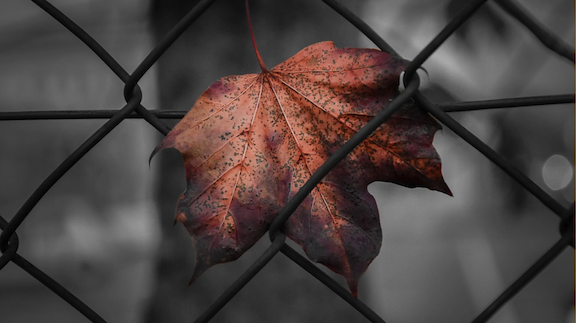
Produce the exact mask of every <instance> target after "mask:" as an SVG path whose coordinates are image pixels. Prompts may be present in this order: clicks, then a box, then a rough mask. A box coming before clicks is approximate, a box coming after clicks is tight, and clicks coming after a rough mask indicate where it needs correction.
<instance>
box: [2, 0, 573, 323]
mask: <svg viewBox="0 0 576 323" xmlns="http://www.w3.org/2000/svg"><path fill="white" fill-rule="evenodd" d="M33 2H34V3H35V4H36V5H37V6H38V7H40V8H41V9H43V10H44V11H45V12H46V13H47V14H49V15H51V16H52V17H53V18H54V19H56V20H57V21H58V22H60V23H61V24H62V25H63V26H65V27H66V28H67V29H68V30H69V31H70V32H71V33H73V34H74V35H75V36H76V37H77V38H78V39H80V40H81V41H82V42H83V43H84V44H85V45H86V46H88V47H89V48H90V50H91V51H93V53H95V54H96V55H97V56H98V57H99V58H100V59H101V60H102V61H103V62H104V63H105V64H106V65H107V66H108V67H109V68H110V70H111V71H113V73H114V74H116V76H117V77H118V78H119V79H120V80H121V81H122V82H123V83H124V96H125V99H126V104H125V105H124V107H123V108H122V109H120V110H98V111H85V110H74V111H18V112H5V111H4V112H0V120H2V121H5V122H6V121H8V120H38V119H88V118H104V119H107V121H106V123H105V124H104V125H103V126H101V127H100V128H99V129H98V130H96V131H95V132H94V133H93V134H92V136H90V138H89V139H88V140H86V141H85V142H83V143H82V144H81V145H80V147H78V149H76V150H75V151H74V152H72V153H71V154H69V155H68V156H67V157H66V158H65V160H64V161H63V162H62V163H61V164H60V165H59V166H58V167H57V168H56V169H55V170H54V171H53V172H52V173H51V174H50V175H49V176H48V177H47V178H46V179H45V180H44V181H43V182H42V183H41V184H40V185H39V186H38V187H37V189H36V190H35V191H34V192H33V193H32V195H31V196H30V197H29V198H28V199H27V200H26V202H25V203H24V204H23V205H21V207H20V209H19V210H18V212H17V213H16V214H15V215H14V216H13V217H11V220H10V221H7V220H5V219H6V218H5V217H4V216H5V215H0V229H2V234H1V235H0V250H1V252H2V253H1V256H0V270H1V269H3V268H5V266H6V264H7V263H9V262H12V263H14V264H16V265H17V266H18V267H20V268H21V269H22V270H24V271H25V272H27V273H28V274H29V275H31V276H32V277H34V278H35V279H37V280H38V281H40V282H41V283H42V284H44V285H46V286H47V287H48V288H50V290H52V291H53V292H54V293H55V294H57V295H58V296H59V297H61V298H62V299H63V300H65V301H66V302H68V303H69V304H70V305H72V306H73V307H74V308H76V309H77V310H78V311H79V312H80V313H82V314H83V315H84V316H85V317H86V318H88V319H89V320H90V321H92V322H104V319H103V318H101V317H100V316H99V315H98V314H97V313H95V312H94V311H93V310H92V309H91V308H90V307H88V306H87V305H85V304H84V303H83V302H82V301H81V300H79V299H78V298H77V297H76V296H74V295H73V294H72V293H71V292H69V291H68V290H67V289H66V288H64V287H62V286H61V285H60V284H58V283H57V282H56V281H55V280H53V279H52V278H51V277H50V276H48V275H46V274H45V273H43V272H42V271H41V270H39V269H38V268H36V267H35V266H34V265H33V264H31V263H30V262H28V261H27V260H26V259H25V258H23V257H22V256H21V255H20V254H19V253H18V247H19V240H18V235H17V233H18V229H19V227H20V226H21V225H22V223H23V222H24V221H27V218H28V215H29V214H30V212H31V210H32V209H33V208H34V207H35V206H36V205H37V204H38V203H39V202H40V201H41V200H42V198H43V197H44V195H45V194H47V193H48V192H49V191H50V190H51V189H52V188H53V187H54V184H55V183H56V182H57V181H58V180H59V179H60V178H61V177H62V176H63V175H64V174H65V173H67V172H68V171H69V170H70V169H71V168H72V167H74V165H75V164H76V163H77V162H79V161H80V160H82V158H83V157H84V156H85V155H86V154H87V153H89V152H90V151H91V150H92V149H93V148H94V147H95V146H96V145H98V144H99V142H100V141H101V140H103V139H104V138H105V137H106V136H108V134H109V133H110V132H111V131H113V130H114V129H115V128H116V127H117V126H118V125H119V124H121V123H123V122H125V120H127V119H132V118H141V119H144V120H145V121H146V122H147V123H148V124H149V125H150V126H152V127H153V128H155V129H156V130H158V131H159V132H160V133H162V134H164V135H165V134H167V133H168V132H169V131H170V127H169V126H167V125H166V124H165V123H164V122H163V121H162V119H163V118H181V117H182V116H183V115H184V113H185V112H182V111H159V110H158V111H155V110H149V109H147V108H146V107H144V106H143V105H142V91H141V89H140V87H139V86H138V82H139V81H140V80H141V79H142V77H143V76H144V75H145V74H146V73H147V72H148V71H149V69H150V68H151V67H152V66H153V65H154V64H155V63H156V61H157V60H158V59H159V58H160V57H161V56H162V55H163V53H164V52H165V51H166V50H167V49H168V48H169V47H170V46H171V45H172V44H173V43H174V42H175V41H176V40H177V39H178V37H179V36H180V35H182V33H184V32H185V31H186V30H187V29H188V28H189V27H190V26H191V25H192V24H193V23H194V22H195V21H196V20H197V19H198V18H199V17H201V16H202V14H203V13H204V12H205V11H206V9H207V8H208V7H210V5H211V4H212V3H214V2H215V1H214V0H204V1H200V2H199V3H198V4H197V5H196V6H195V7H194V8H193V9H192V10H191V11H190V12H188V13H187V14H186V16H185V17H184V18H183V19H182V20H181V21H180V22H178V23H177V24H176V25H175V27H174V28H173V29H172V30H170V32H168V33H167V34H166V36H165V37H164V38H163V39H162V41H161V42H160V43H158V44H157V45H156V47H155V48H154V49H153V50H152V51H151V52H150V54H149V55H148V56H146V58H145V59H144V60H143V61H142V62H141V63H140V64H139V65H138V67H137V68H136V69H135V70H134V72H133V73H132V74H129V73H128V72H127V71H126V70H125V69H124V68H123V67H122V66H121V65H120V64H119V63H118V62H117V60H116V59H115V58H114V57H113V56H112V55H110V54H109V53H108V52H107V51H106V50H105V49H104V48H103V47H102V46H101V45H100V44H99V43H98V42H97V41H96V40H95V39H94V38H92V36H91V35H90V34H89V33H87V32H85V31H84V30H83V29H82V28H81V27H79V26H78V25H76V24H75V23H74V22H73V21H72V20H71V19H70V18H68V17H67V16H66V15H65V14H63V13H62V12H61V11H59V10H58V9H57V8H55V7H54V6H52V5H51V4H50V3H49V2H47V1H42V0H33ZM324 2H325V3H326V4H327V5H328V6H330V7H331V8H332V9H333V10H335V11H336V12H337V13H338V14H340V15H341V16H343V17H344V18H346V19H347V20H348V21H349V22H350V23H352V24H353V25H354V26H355V27H356V28H357V29H358V30H360V31H361V32H362V33H364V35H366V36H367V37H368V38H369V39H370V40H371V41H373V42H374V44H376V46H378V47H379V48H380V49H381V50H383V51H386V52H389V53H391V54H395V55H398V54H397V53H396V51H395V50H394V49H393V48H392V47H391V46H390V45H388V44H387V43H386V42H385V41H384V40H383V39H382V38H381V37H380V36H379V35H378V34H377V33H376V32H375V31H374V30H372V29H371V28H370V27H369V26H368V25H367V24H366V22H364V21H363V20H362V19H360V18H358V17H357V16H356V15H355V14H354V13H352V12H351V11H349V10H348V9H347V8H346V7H344V6H342V5H341V4H340V3H338V2H337V1H334V0H324ZM485 2H486V0H473V1H468V2H467V3H466V4H465V5H464V6H463V8H462V10H460V11H459V13H458V14H456V15H455V16H454V18H453V19H452V20H451V21H450V22H449V23H448V24H447V25H446V26H445V28H444V29H442V31H441V32H440V33H439V34H438V35H437V36H436V37H435V38H434V39H433V40H432V41H431V42H430V43H429V44H428V46H426V47H425V48H424V49H422V50H421V51H420V52H419V53H418V55H416V56H415V57H414V59H413V60H412V62H411V64H410V65H409V66H408V68H407V69H406V71H405V74H404V78H403V80H404V84H405V89H404V90H403V92H402V93H401V95H400V96H398V97H397V98H396V99H395V100H394V101H393V103H392V104H391V105H390V108H389V109H387V110H386V112H384V113H381V114H379V115H378V116H376V117H375V120H377V122H374V123H370V124H369V125H368V126H367V127H366V129H363V131H361V133H362V135H359V136H355V137H353V138H352V139H351V140H350V141H349V142H348V143H346V144H345V145H344V146H342V147H341V148H340V149H339V150H338V151H337V152H336V153H335V154H334V155H333V156H331V158H330V159H329V160H328V161H327V162H326V163H325V164H324V165H323V166H322V167H321V168H320V169H318V171H317V172H316V173H315V174H314V176H313V177H312V178H311V179H310V180H309V181H308V182H307V183H306V184H305V185H304V187H302V189H301V190H300V191H299V192H298V193H297V194H296V196H294V198H293V199H292V200H290V201H289V202H288V203H287V204H286V205H285V206H284V208H283V209H282V211H281V212H280V214H279V215H278V216H277V217H276V219H275V220H274V222H273V224H272V225H271V228H270V234H269V237H270V241H271V243H270V245H269V247H268V248H267V250H266V251H265V252H264V253H263V254H262V255H261V256H260V258H258V260H256V261H255V262H254V263H253V264H252V265H251V266H250V268H248V269H247V270H246V271H245V272H244V273H243V274H242V275H240V277H239V278H238V279H237V280H236V281H235V282H234V283H233V284H232V285H231V286H230V287H229V288H228V289H227V290H226V291H225V292H224V293H223V294H222V295H221V296H220V297H219V298H218V299H217V300H215V301H214V303H213V304H212V306H210V307H209V308H207V309H206V310H205V311H204V313H203V314H202V315H201V316H200V317H199V318H197V320H196V321H197V322H206V321H209V320H210V319H211V318H212V317H213V316H214V315H215V314H216V313H218V311H220V309H222V307H224V306H225V305H226V304H227V303H228V302H229V301H230V300H231V299H232V298H233V297H234V296H235V295H236V294H237V293H238V292H239V291H240V290H241V289H242V288H243V287H244V286H245V285H246V284H247V283H248V282H249V281H250V280H251V279H252V278H253V277H254V276H255V275H256V274H257V273H258V272H259V271H260V270H261V269H262V268H264V267H265V266H266V265H267V264H268V262H269V261H270V260H271V259H272V258H274V257H275V256H276V255H277V254H278V252H281V253H283V254H284V255H286V256H287V257H288V258H290V259H291V260H292V261H293V262H295V263H296V264H298V265H299V266H300V267H302V268H303V269H304V270H306V271H307V272H309V273H310V274H311V275H313V276H314V277H316V279H318V280H319V281H321V282H322V283H323V284H325V285H326V286H327V287H328V288H329V289H331V290H332V291H333V292H334V293H336V294H338V295H339V296H340V297H341V298H342V299H344V300H345V301H346V302H348V303H349V304H350V305H351V306H352V307H354V308H355V309H356V310H357V311H359V312H360V313H361V314H362V315H363V316H365V317H366V319H368V320H369V321H371V322H384V320H383V319H382V318H381V317H380V316H379V315H378V314H376V312H374V311H373V310H372V309H371V308H370V307H368V306H367V305H366V304H364V303H363V302H362V301H361V300H360V299H356V298H354V297H353V296H352V295H351V294H350V293H349V292H348V291H347V290H346V289H345V288H343V287H342V285H341V284H340V283H338V282H336V281H335V280H333V279H332V278H331V277H329V276H328V275H326V274H325V273H324V272H323V271H322V270H320V269H319V268H318V267H316V266H315V265H314V264H312V263H311V262H310V261H308V260H307V259H305V257H303V256H302V255H300V254H299V253H298V252H296V251H295V250H294V249H292V248H291V247H290V246H288V245H287V244H286V243H285V236H284V235H283V234H282V232H281V228H282V226H283V224H284V222H285V221H286V220H287V219H288V217H289V216H290V215H291V214H292V212H294V210H295V209H296V208H297V207H298V205H299V204H300V203H301V202H302V201H303V200H304V198H305V197H306V196H307V195H308V194H309V193H310V191H311V190H312V189H313V188H314V187H315V186H316V185H317V184H318V183H319V181H320V180H321V178H322V177H323V176H324V175H326V174H327V173H328V172H329V171H330V170H331V169H332V168H333V167H334V166H335V165H336V164H337V163H338V162H339V161H340V160H342V159H343V158H345V156H346V155H347V154H348V153H349V152H350V151H351V150H352V149H354V147H356V145H358V144H359V143H360V142H361V141H362V140H364V139H365V138H366V137H367V136H368V135H369V134H370V133H371V132H372V131H374V130H375V129H376V128H377V127H378V126H379V125H380V124H382V123H383V122H385V121H386V120H387V119H388V118H389V117H390V116H391V115H392V114H393V113H394V111H395V108H399V107H400V106H401V105H402V104H403V103H404V102H406V101H407V100H409V99H411V98H413V99H415V100H416V101H418V102H419V103H420V105H421V106H422V107H423V108H424V109H426V110H427V111H428V112H429V113H430V114H431V115H432V116H434V117H435V118H436V119H437V120H439V121H440V122H441V123H442V124H443V125H444V126H445V127H447V128H449V129H451V130H452V131H453V132H454V133H455V134H457V135H458V136H459V137H461V138H462V139H463V140H464V141H466V142H467V143H468V144H469V145H470V146H472V147H473V148H474V149H476V150H478V151H479V152H480V153H482V154H483V155H484V156H486V157H487V158H488V159H489V160H490V161H491V162H493V163H494V164H495V165H497V166H498V167H499V168H501V169H502V170H503V171H504V172H505V173H507V174H508V175H509V176H510V177H511V178H512V179H513V180H515V181H516V182H518V183H519V184H520V185H522V186H523V187H524V189H525V190H527V191H528V192H529V193H530V194H532V195H533V196H534V197H536V198H537V199H538V200H539V201H540V202H541V203H542V204H544V205H545V206H546V207H547V208H548V209H549V210H551V211H552V213H553V214H555V215H557V216H558V218H559V230H560V235H559V236H560V238H559V240H558V241H557V243H556V244H555V245H554V246H552V247H551V248H550V249H549V250H548V251H547V252H546V253H545V254H543V255H542V257H541V258H540V259H539V260H538V261H536V263H534V264H533V265H532V266H530V267H529V268H528V269H527V270H526V271H525V273H524V274H522V275H521V276H520V277H519V278H518V279H517V280H516V281H515V282H514V283H513V284H512V285H511V286H510V287H509V288H507V289H506V290H505V291H503V292H502V294H500V295H499V296H498V295H495V298H496V300H495V301H494V302H493V303H492V304H491V305H490V306H488V307H487V308H486V309H485V310H484V311H482V312H481V313H480V314H479V315H478V316H477V317H476V319H474V321H473V322H486V321H488V320H489V319H490V318H491V317H492V316H493V315H494V314H495V313H496V312H497V311H498V310H499V309H500V308H501V307H502V306H504V305H505V304H506V303H507V302H508V301H509V300H510V299H511V298H512V297H514V296H515V295H516V294H517V293H518V292H519V291H520V290H522V288H523V287H524V286H526V285H527V284H528V283H529V282H530V281H531V280H532V279H533V278H534V277H536V276H537V275H538V274H539V273H540V272H541V271H542V270H543V269H544V268H545V267H546V266H548V265H549V264H550V263H551V262H553V260H554V259H555V258H556V256H558V255H559V254H560V253H561V252H562V251H563V250H564V249H565V248H566V247H568V246H570V245H572V247H573V246H574V242H573V241H574V237H573V228H574V204H572V207H571V208H568V209H567V208H566V207H564V206H563V205H562V204H561V203H560V202H558V201H557V199H555V198H554V197H553V196H551V195H550V194H549V193H547V192H546V191H545V190H544V189H542V188H541V187H540V186H539V185H537V184H536V183H535V182H534V181H532V180H531V179H530V178H529V177H528V176H526V175H525V174H524V173H523V172H521V171H520V170H518V168H517V167H516V166H515V165H514V164H513V163H512V162H510V161H509V160H507V159H505V158H504V157H503V156H501V155H500V154H499V153H497V152H496V151H495V150H494V149H492V148H491V147H490V146H489V145H487V144H486V143H484V142H483V141H482V140H480V139H479V138H478V137H477V136H475V135H474V134H473V133H472V132H470V131H469V130H468V129H467V128H466V127H464V126H463V125H462V124H461V123H460V122H458V121H456V120H455V119H454V118H453V117H451V115H450V114H449V113H448V112H458V111H468V110H480V109H489V108H508V107H518V106H535V105H545V104H565V103H573V102H574V94H564V95H549V96H538V97H523V98H507V99H496V100H488V101H474V102H459V103H444V104H438V103H435V102H433V101H432V100H430V99H429V98H428V97H426V96H425V95H424V94H422V92H421V91H420V90H419V87H420V80H419V77H418V76H417V74H416V71H417V70H418V69H419V68H421V66H422V64H423V63H424V62H425V61H426V60H427V59H428V58H429V57H430V56H431V55H432V53H434V52H435V51H436V50H438V49H439V48H440V47H441V46H442V45H443V44H444V42H445V40H446V39H447V38H448V37H450V36H451V35H452V34H454V33H455V32H456V31H457V30H458V29H459V28H461V26H462V25H463V23H464V22H465V21H467V20H468V19H469V18H470V17H472V16H473V15H474V14H475V13H476V12H477V10H478V9H479V8H481V7H482V5H484V3H485ZM493 2H495V3H496V4H497V5H498V6H500V7H501V8H502V9H503V10H504V11H505V12H506V13H507V14H508V15H510V16H512V17H514V18H515V19H516V20H517V21H518V22H519V23H520V24H522V25H524V26H525V27H526V28H527V29H528V30H529V31H530V33H532V34H533V36H535V37H536V39H538V40H539V41H540V42H541V43H542V44H543V45H544V46H546V47H547V48H548V49H549V50H550V51H553V52H555V53H557V54H558V55H560V56H561V57H563V58H565V59H567V60H569V61H571V62H572V63H574V48H571V47H570V46H569V45H566V44H565V43H564V42H563V41H562V40H561V39H560V38H559V37H557V36H555V35H553V34H551V33H550V32H548V31H547V30H546V29H545V28H543V27H542V26H541V25H540V24H539V23H538V22H537V21H535V20H534V19H533V18H532V17H531V15H530V14H529V13H528V12H527V11H526V10H525V9H523V8H522V7H521V6H520V5H519V4H517V3H515V2H513V1H512V0H495V1H493ZM0 7H1V5H0ZM519 113H521V112H519ZM0 275H1V271H0ZM271 288H273V287H271ZM1 318H2V313H0V320H1Z"/></svg>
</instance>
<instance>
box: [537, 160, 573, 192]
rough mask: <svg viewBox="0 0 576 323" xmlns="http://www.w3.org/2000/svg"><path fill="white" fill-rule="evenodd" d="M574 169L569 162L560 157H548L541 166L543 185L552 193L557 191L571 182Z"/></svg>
mask: <svg viewBox="0 0 576 323" xmlns="http://www.w3.org/2000/svg"><path fill="white" fill-rule="evenodd" d="M573 175H574V168H573V166H572V164H571V163H570V161H568V159H567V158H566V157H564V156H562V155H552V156H550V157H549V158H548V159H547V160H546V161H545V162H544V165H543V166H542V178H543V179H544V183H546V186H548V187H549V188H550V189H551V190H553V191H558V190H561V189H563V188H565V187H566V186H568V184H570V182H572V176H573Z"/></svg>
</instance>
